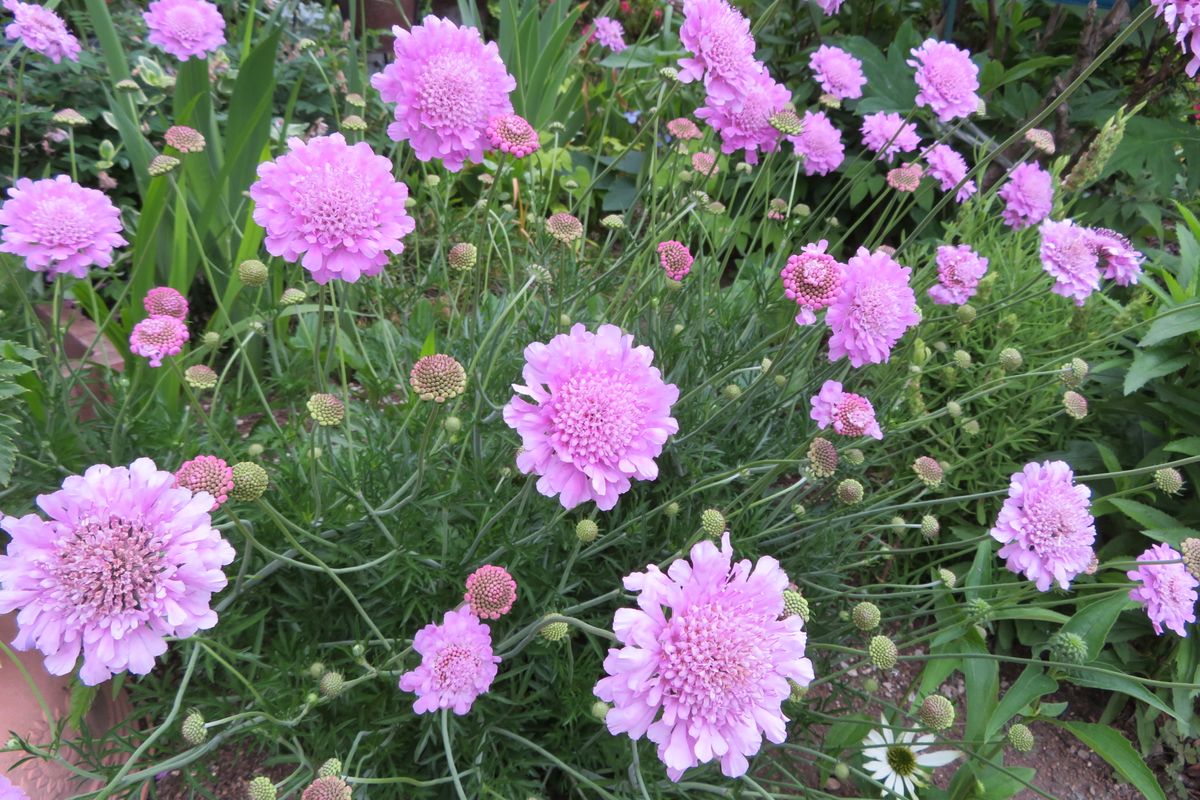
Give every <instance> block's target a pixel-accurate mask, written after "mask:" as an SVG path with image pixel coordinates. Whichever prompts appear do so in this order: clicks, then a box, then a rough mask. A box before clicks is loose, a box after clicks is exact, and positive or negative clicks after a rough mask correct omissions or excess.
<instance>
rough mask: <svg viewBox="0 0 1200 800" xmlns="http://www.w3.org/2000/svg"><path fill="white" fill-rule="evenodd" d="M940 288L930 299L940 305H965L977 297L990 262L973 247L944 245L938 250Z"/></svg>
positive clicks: (936, 289) (934, 289)
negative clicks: (980, 281)
mask: <svg viewBox="0 0 1200 800" xmlns="http://www.w3.org/2000/svg"><path fill="white" fill-rule="evenodd" d="M936 260H937V270H938V282H937V285H935V286H932V287H930V289H929V296H930V297H932V298H933V302H935V303H937V304H939V305H955V306H961V305H962V304H963V303H966V302H967V301H968V300H970V299H971V298H972V297H974V296H975V291H976V289H978V288H979V280H980V278H982V277H983V276H984V274H985V273H986V272H987V268H988V260H987V259H986V258H984V257H983V256H981V255H979V254H978V253H976V252H975V251H974V250H972V249H971V247H970V246H969V245H965V244H960V245H957V246H952V245H948V244H944V245H940V246H939V247H938V249H937V259H936Z"/></svg>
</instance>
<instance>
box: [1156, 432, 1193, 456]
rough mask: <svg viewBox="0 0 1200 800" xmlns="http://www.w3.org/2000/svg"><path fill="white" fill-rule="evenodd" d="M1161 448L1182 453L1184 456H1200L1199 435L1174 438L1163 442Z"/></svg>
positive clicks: (1169, 451)
mask: <svg viewBox="0 0 1200 800" xmlns="http://www.w3.org/2000/svg"><path fill="white" fill-rule="evenodd" d="M1163 450H1166V451H1167V452H1168V453H1183V454H1184V455H1185V456H1200V436H1188V437H1187V438H1184V439H1176V440H1175V441H1173V442H1170V443H1169V444H1164V445H1163Z"/></svg>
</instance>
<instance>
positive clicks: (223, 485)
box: [175, 456, 233, 511]
mask: <svg viewBox="0 0 1200 800" xmlns="http://www.w3.org/2000/svg"><path fill="white" fill-rule="evenodd" d="M175 485H176V486H182V487H183V488H184V489H188V490H189V491H191V492H193V493H199V492H205V493H207V494H209V495H211V496H212V498H213V504H212V508H211V509H209V510H210V511H216V510H217V509H218V508H220V507H221V504H222V503H224V502H225V501H226V500H228V499H229V493H230V492H231V491H232V490H233V468H232V467H231V466H229V465H228V464H227V463H225V459H223V458H217V457H216V456H196V457H195V458H193V459H192V460H191V461H185V462H183V465H182V466H180V467H179V469H178V470H176V471H175Z"/></svg>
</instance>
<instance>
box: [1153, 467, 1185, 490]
mask: <svg viewBox="0 0 1200 800" xmlns="http://www.w3.org/2000/svg"><path fill="white" fill-rule="evenodd" d="M1154 485H1155V486H1157V487H1158V490H1159V491H1160V492H1162V493H1163V494H1165V495H1176V494H1179V493H1180V492H1181V491H1183V475H1182V474H1180V472H1179V470H1177V469H1175V468H1174V467H1163V468H1162V469H1160V470H1157V471H1156V472H1155V473H1154Z"/></svg>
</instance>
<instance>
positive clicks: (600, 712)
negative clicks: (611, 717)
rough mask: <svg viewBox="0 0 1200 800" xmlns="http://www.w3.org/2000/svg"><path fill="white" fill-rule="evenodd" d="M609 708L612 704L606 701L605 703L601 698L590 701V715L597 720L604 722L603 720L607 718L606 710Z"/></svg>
mask: <svg viewBox="0 0 1200 800" xmlns="http://www.w3.org/2000/svg"><path fill="white" fill-rule="evenodd" d="M611 708H612V706H610V705H609V704H608V703H605V702H604V701H603V700H597V701H596V702H594V703H592V717H593V718H595V719H596V721H597V722H604V720H605V719H607V718H608V712H609V709H611Z"/></svg>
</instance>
